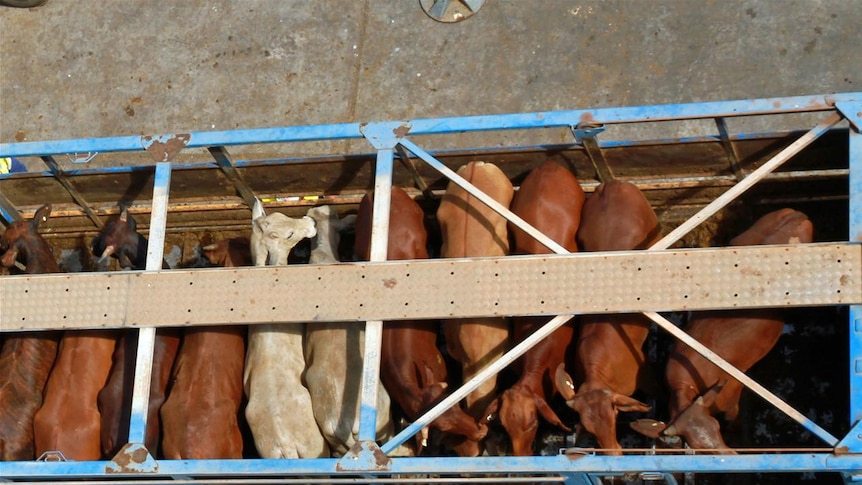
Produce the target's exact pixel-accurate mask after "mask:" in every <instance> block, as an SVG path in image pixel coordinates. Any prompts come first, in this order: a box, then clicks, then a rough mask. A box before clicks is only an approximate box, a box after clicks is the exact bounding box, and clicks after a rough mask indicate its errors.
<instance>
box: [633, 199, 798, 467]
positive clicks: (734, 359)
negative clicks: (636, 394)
mask: <svg viewBox="0 0 862 485" xmlns="http://www.w3.org/2000/svg"><path fill="white" fill-rule="evenodd" d="M813 234H814V228H813V225H812V224H811V221H809V220H808V217H807V216H806V215H805V214H803V213H801V212H798V211H795V210H793V209H787V208H785V209H780V210H777V211H774V212H770V213H768V214H766V215H764V216H763V217H761V218H760V219H758V220H757V221H756V222H755V223H754V225H752V226H751V227H750V228H749V229H748V230H746V231H745V232H743V233H742V234H740V235H739V236H737V237H735V238H733V239H731V240H730V245H731V246H751V245H757V244H797V243H810V242H811V241H812V240H813ZM685 330H686V332H687V333H688V334H689V335H690V336H691V337H693V338H694V339H695V340H697V341H698V342H700V343H702V344H704V345H705V346H707V347H708V348H710V349H711V350H712V351H713V352H715V353H716V354H718V355H719V356H720V357H722V358H723V359H725V360H726V361H728V362H729V363H730V364H732V365H733V366H734V367H736V368H737V369H739V370H741V371H743V372H744V371H746V370H748V369H749V368H751V366H753V365H754V364H756V363H757V362H758V361H759V360H760V359H762V358H763V357H764V356H765V355H766V354H767V353H769V351H770V350H772V348H773V347H774V346H775V344H776V343H777V342H778V338H779V337H780V336H781V333H782V331H783V330H784V317H783V314H782V312H781V311H778V310H771V309H752V310H727V311H706V312H695V313H693V314H692V317H691V318H690V319H689V322H688V325H687V326H686V327H685ZM665 379H666V381H667V385H668V388H669V389H670V419H671V423H670V425H668V426H667V427H665V426H664V424H663V423H656V422H652V421H650V420H640V422H637V423H632V427H633V428H634V429H635V430H638V431H641V432H643V433H644V434H647V435H648V436H653V437H658V436H659V435H663V436H681V437H683V438H684V439H685V441H686V443H687V444H688V445H689V446H690V447H692V448H696V449H712V450H716V451H717V452H719V453H727V454H731V453H733V450H731V449H730V448H729V447H728V446H727V444H726V443H725V441H724V439H723V438H722V436H721V430H720V427H719V423H718V420H716V419H715V417H714V416H716V415H724V418H725V419H727V420H728V421H731V422H732V421H734V420H736V418H737V415H738V413H739V398H740V395H741V393H742V389H743V386H742V384H741V383H740V382H739V381H737V380H736V379H733V378H732V377H730V375H729V374H727V373H726V372H724V371H722V370H721V369H720V368H719V367H718V366H716V365H715V364H713V363H711V362H710V361H708V360H707V359H706V358H705V357H703V356H702V355H700V354H699V353H697V352H695V351H694V350H693V349H692V348H691V347H689V346H687V345H686V344H684V343H682V342H676V343H675V344H674V347H673V350H672V351H671V354H670V356H669V358H668V363H667V368H666V370H665Z"/></svg>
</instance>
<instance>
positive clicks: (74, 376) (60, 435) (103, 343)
mask: <svg viewBox="0 0 862 485" xmlns="http://www.w3.org/2000/svg"><path fill="white" fill-rule="evenodd" d="M116 341H117V338H116V333H115V332H112V331H109V330H78V331H66V332H65V333H64V334H63V338H62V340H61V341H60V348H59V350H58V352H57V361H56V362H55V364H54V369H53V370H52V371H51V376H50V377H49V378H48V384H47V386H46V387H45V399H44V403H43V404H42V407H41V408H40V409H39V411H38V412H37V413H36V416H35V417H34V419H33V432H34V435H35V439H36V454H37V455H41V454H42V453H45V452H46V451H59V452H61V453H62V454H63V456H65V457H66V459H69V460H83V461H91V460H99V459H100V458H101V457H102V448H101V426H102V425H101V414H100V413H99V409H98V402H97V397H98V395H99V391H101V390H102V388H103V387H104V386H105V382H106V381H107V380H108V374H109V373H110V371H111V363H112V359H111V357H112V355H113V353H114V346H115V345H116Z"/></svg>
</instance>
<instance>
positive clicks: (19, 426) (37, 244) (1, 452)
mask: <svg viewBox="0 0 862 485" xmlns="http://www.w3.org/2000/svg"><path fill="white" fill-rule="evenodd" d="M50 214H51V206H50V205H45V206H42V207H40V208H39V209H38V210H37V211H36V214H35V215H34V216H33V219H31V220H30V221H16V222H13V223H12V224H10V225H9V227H7V228H6V231H5V232H4V233H3V235H2V236H0V252H2V258H0V264H2V265H3V266H4V267H6V268H12V267H14V266H16V263H17V264H21V263H23V265H24V272H25V273H26V274H42V273H59V272H60V268H59V266H58V265H57V262H56V261H55V260H54V256H53V254H52V253H51V248H50V247H49V246H48V243H46V242H45V240H44V239H43V238H42V236H41V235H40V234H39V225H40V224H41V223H43V222H45V221H47V220H48V216H49V215H50ZM60 336H61V333H60V332H54V331H47V332H39V333H10V334H6V335H4V342H3V347H2V351H0V409H2V412H0V460H2V461H19V460H32V459H34V458H36V445H35V441H34V436H33V418H34V416H35V414H36V412H37V411H38V410H39V408H40V407H41V406H42V392H43V390H44V389H45V384H46V383H47V381H48V376H49V374H50V372H51V366H52V365H53V364H54V360H55V358H56V356H57V347H58V342H59V340H60Z"/></svg>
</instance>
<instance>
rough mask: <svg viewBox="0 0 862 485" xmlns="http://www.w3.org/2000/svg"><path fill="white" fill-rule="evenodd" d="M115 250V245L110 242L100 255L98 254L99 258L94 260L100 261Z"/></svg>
mask: <svg viewBox="0 0 862 485" xmlns="http://www.w3.org/2000/svg"><path fill="white" fill-rule="evenodd" d="M116 250H117V247H116V246H114V245H113V244H111V245H110V246H107V247H105V250H104V251H102V255H101V256H99V259H98V260H97V261H96V262H97V263H101V262H103V261H104V260H106V259H108V258H110V257H111V255H112V254H114V252H115V251H116Z"/></svg>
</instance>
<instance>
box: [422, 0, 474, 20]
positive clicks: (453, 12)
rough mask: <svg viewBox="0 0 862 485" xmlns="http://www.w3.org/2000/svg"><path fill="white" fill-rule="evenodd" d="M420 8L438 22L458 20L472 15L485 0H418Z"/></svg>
mask: <svg viewBox="0 0 862 485" xmlns="http://www.w3.org/2000/svg"><path fill="white" fill-rule="evenodd" d="M419 3H420V4H421V5H422V10H424V11H425V13H427V14H428V16H429V17H431V18H432V19H434V20H437V21H438V22H447V23H452V22H460V21H462V20H467V19H468V18H470V17H472V16H473V15H474V14H475V13H476V12H478V11H479V9H480V8H482V5H484V4H485V0H419Z"/></svg>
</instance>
